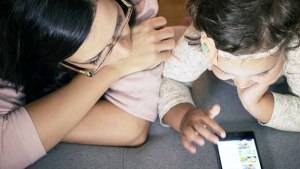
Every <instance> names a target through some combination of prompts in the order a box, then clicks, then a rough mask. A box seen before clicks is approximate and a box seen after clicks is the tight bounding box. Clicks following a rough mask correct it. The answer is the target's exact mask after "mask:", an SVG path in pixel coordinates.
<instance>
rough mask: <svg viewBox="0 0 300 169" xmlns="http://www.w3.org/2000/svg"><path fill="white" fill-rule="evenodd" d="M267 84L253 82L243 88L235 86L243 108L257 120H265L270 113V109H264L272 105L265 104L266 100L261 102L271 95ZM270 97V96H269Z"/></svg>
mask: <svg viewBox="0 0 300 169" xmlns="http://www.w3.org/2000/svg"><path fill="white" fill-rule="evenodd" d="M268 88H269V85H266V84H254V85H253V86H250V87H248V88H245V89H240V88H237V92H238V96H239V98H240V100H241V102H242V104H243V106H244V108H245V109H246V110H247V111H248V112H249V113H250V114H251V115H252V116H253V117H255V118H256V119H258V120H259V121H262V122H263V121H266V120H265V119H268V118H269V117H270V116H271V115H270V114H268V113H269V112H270V111H266V110H268V109H265V108H268V107H272V106H273V105H271V104H270V105H266V103H268V102H262V100H266V99H269V98H270V95H272V94H271V93H270V92H268ZM271 97H272V96H271ZM271 113H272V111H271Z"/></svg>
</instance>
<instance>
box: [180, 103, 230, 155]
mask: <svg viewBox="0 0 300 169" xmlns="http://www.w3.org/2000/svg"><path fill="white" fill-rule="evenodd" d="M219 112H220V106H219V105H214V106H213V107H212V108H210V109H203V110H200V109H192V110H190V111H189V112H187V113H186V114H185V115H184V117H183V118H182V120H181V123H180V132H181V139H182V144H183V146H184V147H185V148H186V149H187V150H188V151H189V152H191V153H196V148H195V146H193V145H192V142H195V143H196V144H198V145H200V146H203V145H204V139H207V140H209V141H211V142H213V143H215V144H216V143H217V142H218V141H219V139H218V137H217V136H216V135H215V134H214V133H212V132H211V131H210V130H209V129H208V128H207V127H209V128H211V129H212V130H213V131H215V132H216V133H217V134H218V135H219V136H221V137H223V138H224V137H225V135H226V134H225V131H224V130H223V129H222V128H221V127H220V126H219V124H218V123H216V122H215V121H214V120H212V118H214V117H215V116H217V115H218V114H219Z"/></svg>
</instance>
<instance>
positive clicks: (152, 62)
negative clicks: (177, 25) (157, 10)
mask: <svg viewBox="0 0 300 169" xmlns="http://www.w3.org/2000/svg"><path fill="white" fill-rule="evenodd" d="M166 24H167V21H166V19H165V18H164V17H156V18H152V19H149V20H146V21H144V22H142V23H141V24H140V25H137V26H135V27H134V28H133V30H132V32H131V40H132V47H131V51H130V53H129V56H128V57H127V58H126V59H124V60H123V61H122V62H120V64H123V65H124V64H125V65H127V67H126V69H125V70H126V71H127V73H128V74H130V73H134V72H137V71H141V70H145V69H148V68H151V67H153V66H156V65H158V64H159V63H161V62H163V61H165V60H167V59H168V58H169V57H171V50H172V49H173V48H174V47H175V40H174V36H175V33H174V29H173V28H171V27H165V26H166ZM125 70H124V69H123V71H125Z"/></svg>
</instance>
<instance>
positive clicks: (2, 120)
mask: <svg viewBox="0 0 300 169" xmlns="http://www.w3.org/2000/svg"><path fill="white" fill-rule="evenodd" d="M3 84H4V83H3V82H1V81H0V169H7V168H9V169H14V168H25V167H27V166H29V165H30V164H32V163H34V162H35V161H36V160H38V159H39V158H40V157H42V156H43V155H45V154H46V151H45V149H44V147H43V145H42V143H41V141H40V138H39V136H38V134H37V131H36V129H35V127H34V125H33V122H32V120H31V118H30V116H29V114H28V113H27V111H26V109H25V108H24V107H23V106H22V105H23V101H22V99H23V98H24V95H23V93H22V92H16V91H15V90H14V88H13V87H12V86H4V85H3ZM6 84H7V83H6Z"/></svg>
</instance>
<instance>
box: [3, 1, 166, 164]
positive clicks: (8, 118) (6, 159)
mask: <svg viewBox="0 0 300 169" xmlns="http://www.w3.org/2000/svg"><path fill="white" fill-rule="evenodd" d="M142 1H143V0H142ZM150 1H151V2H152V3H148V2H150ZM153 1H154V2H155V1H156V0H146V1H145V3H144V4H152V5H149V7H151V10H154V11H157V9H158V6H156V7H155V6H153V4H155V3H153ZM156 4H157V2H156ZM153 7H155V8H153ZM142 11H147V5H144V6H143V8H142ZM145 14H147V12H145ZM138 16H139V17H140V18H143V19H147V18H148V17H149V16H144V17H141V15H139V14H138ZM151 16H153V15H151ZM161 73H162V64H161V65H159V66H156V67H155V68H153V69H149V70H146V71H141V72H138V73H134V74H131V75H129V76H126V77H124V78H122V79H120V80H119V81H118V82H116V83H115V84H113V85H112V86H111V88H110V89H109V90H108V91H107V92H106V94H105V97H106V98H107V99H108V100H110V101H111V102H112V103H114V104H115V105H117V106H118V107H120V108H122V109H123V110H125V111H127V112H128V113H130V114H132V115H134V116H137V117H140V118H143V119H146V120H149V121H154V120H155V119H156V117H157V102H158V95H159V94H158V92H159V87H160V82H161V79H160V77H161ZM24 96H25V95H24V93H23V92H22V88H20V89H19V91H18V92H17V91H16V90H15V88H14V86H13V85H12V84H9V83H6V82H4V81H1V80H0V169H19V168H25V167H27V166H29V165H30V164H32V163H34V162H35V161H36V160H38V159H39V158H40V157H42V156H44V155H45V154H46V151H45V149H44V147H43V145H42V143H41V140H40V138H39V136H38V133H37V131H36V129H35V126H34V124H33V122H32V120H31V118H30V116H29V114H28V112H27V111H26V109H25V108H24V104H25V102H24Z"/></svg>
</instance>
